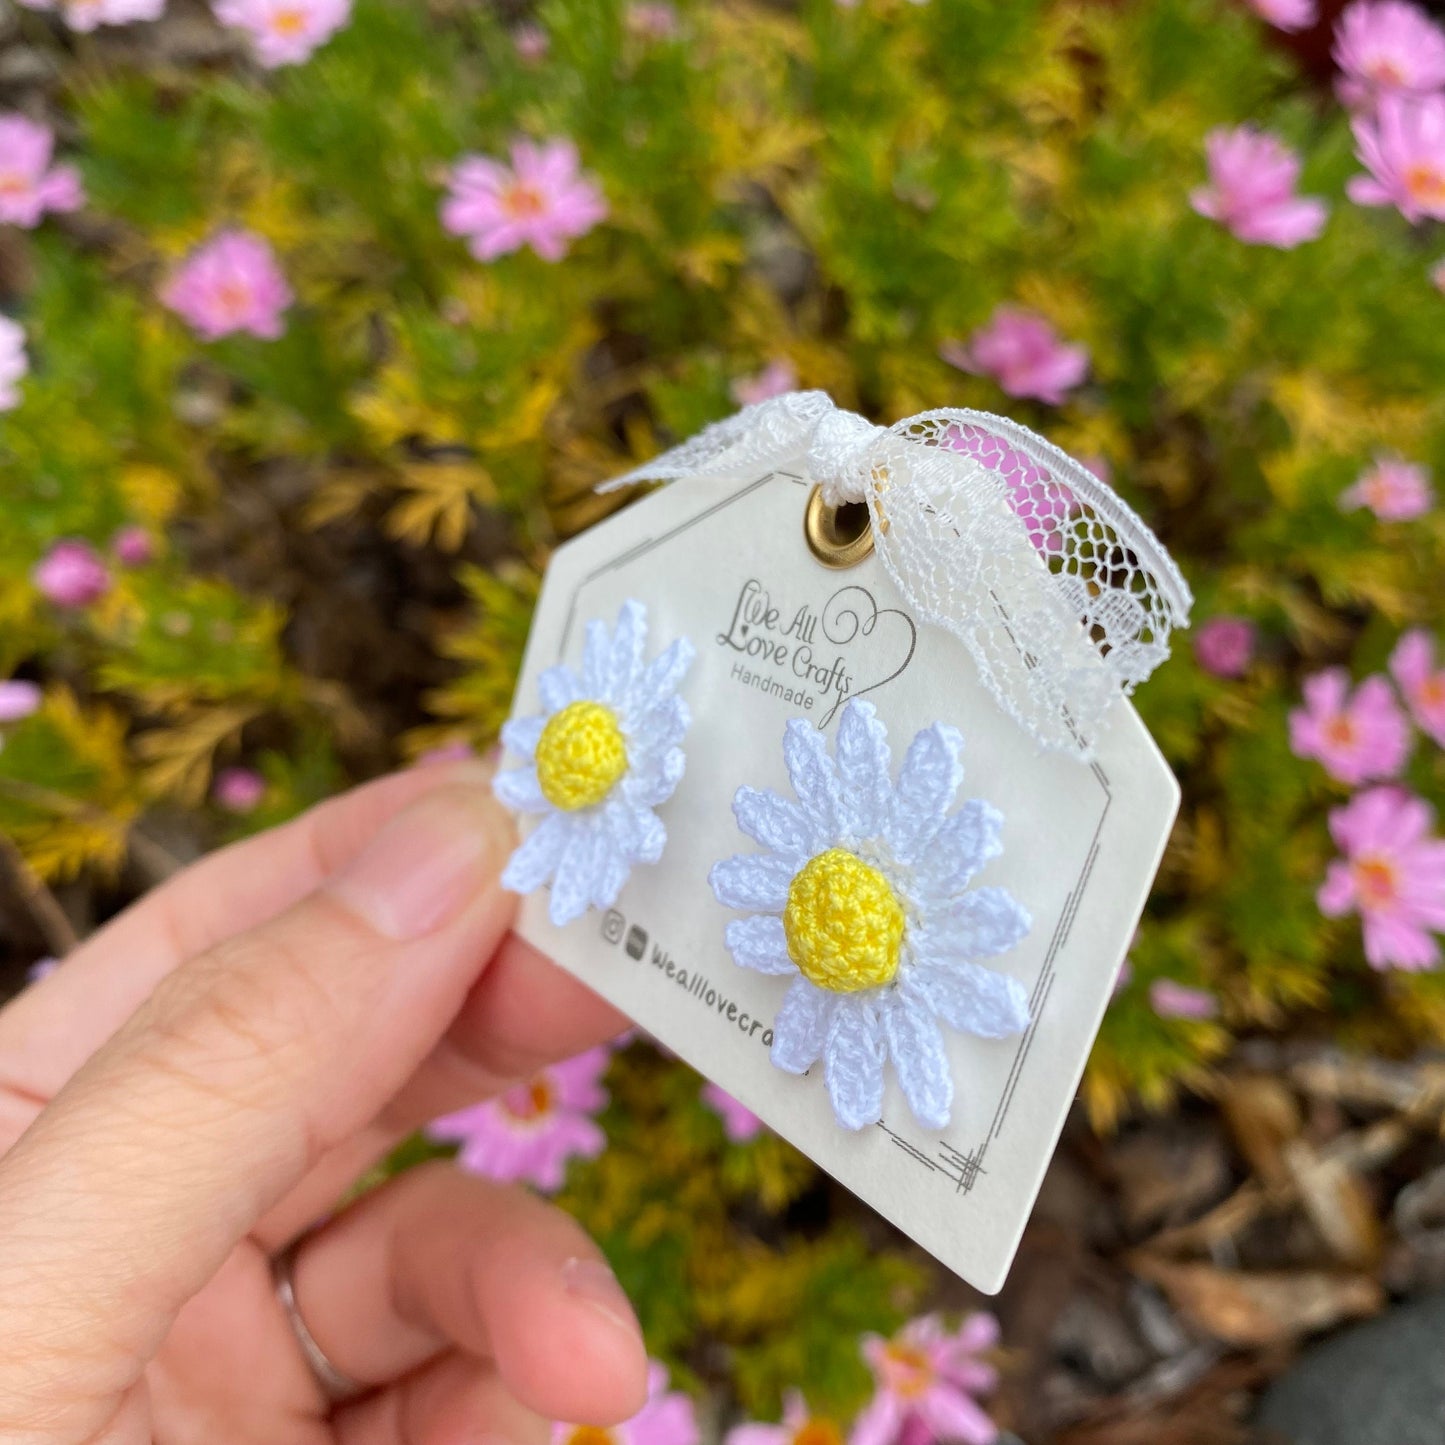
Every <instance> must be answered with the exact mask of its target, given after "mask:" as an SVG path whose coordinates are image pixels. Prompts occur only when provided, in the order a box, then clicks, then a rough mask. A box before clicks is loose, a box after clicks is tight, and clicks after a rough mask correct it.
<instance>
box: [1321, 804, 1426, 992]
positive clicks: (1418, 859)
mask: <svg viewBox="0 0 1445 1445" xmlns="http://www.w3.org/2000/svg"><path fill="white" fill-rule="evenodd" d="M1434 821H1435V815H1434V813H1433V812H1432V811H1431V809H1430V807H1429V805H1428V804H1426V803H1424V802H1423V801H1421V799H1419V798H1416V797H1413V796H1412V795H1411V794H1409V793H1407V792H1405V790H1404V789H1403V788H1371V789H1370V791H1369V792H1366V793H1360V794H1358V795H1357V796H1356V797H1354V798H1351V799H1350V801H1349V803H1347V804H1346V805H1345V806H1344V807H1343V808H1336V809H1335V811H1334V812H1332V813H1331V814H1330V833H1331V835H1332V836H1333V837H1334V840H1335V843H1336V844H1337V845H1338V847H1339V849H1340V852H1341V853H1343V854H1344V855H1345V856H1344V857H1343V858H1342V859H1336V860H1335V861H1334V862H1333V863H1331V864H1330V866H1329V869H1328V870H1327V871H1326V873H1325V881H1324V883H1323V885H1322V886H1321V888H1320V891H1319V898H1318V902H1319V905H1320V912H1321V913H1323V914H1324V915H1325V916H1326V917H1327V918H1338V917H1340V916H1341V915H1342V914H1345V913H1358V914H1359V915H1360V918H1361V920H1362V923H1363V929H1364V936H1365V958H1366V960H1367V961H1368V962H1369V965H1370V967H1371V968H1381V969H1383V968H1404V969H1410V970H1418V969H1425V968H1434V967H1435V965H1436V964H1438V963H1439V962H1440V945H1439V943H1438V941H1437V940H1436V939H1434V938H1433V937H1431V934H1432V933H1439V932H1440V931H1442V930H1445V841H1442V840H1441V839H1439V838H1436V837H1434V836H1432V835H1431V834H1430V828H1431V825H1432V824H1433V823H1434Z"/></svg>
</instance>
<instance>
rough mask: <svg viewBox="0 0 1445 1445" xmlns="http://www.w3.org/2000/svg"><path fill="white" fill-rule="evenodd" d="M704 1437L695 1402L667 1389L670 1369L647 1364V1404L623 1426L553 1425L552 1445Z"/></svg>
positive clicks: (642, 1444)
mask: <svg viewBox="0 0 1445 1445" xmlns="http://www.w3.org/2000/svg"><path fill="white" fill-rule="evenodd" d="M700 1439H701V1436H700V1434H699V1433H698V1428H697V1415H696V1414H695V1412H694V1411H693V1408H692V1401H691V1400H689V1399H688V1397H687V1396H686V1395H684V1394H682V1392H681V1391H678V1390H669V1389H668V1388H667V1368H666V1366H664V1365H660V1364H658V1363H657V1361H656V1360H650V1361H648V1365H647V1403H646V1404H645V1405H644V1406H643V1407H642V1409H640V1410H639V1411H638V1412H637V1414H635V1415H634V1416H633V1417H632V1418H631V1419H630V1420H628V1421H626V1422H625V1423H623V1424H621V1425H610V1426H606V1427H604V1426H601V1425H564V1424H562V1423H561V1422H560V1421H558V1422H554V1424H553V1426H552V1445H698V1441H699V1440H700Z"/></svg>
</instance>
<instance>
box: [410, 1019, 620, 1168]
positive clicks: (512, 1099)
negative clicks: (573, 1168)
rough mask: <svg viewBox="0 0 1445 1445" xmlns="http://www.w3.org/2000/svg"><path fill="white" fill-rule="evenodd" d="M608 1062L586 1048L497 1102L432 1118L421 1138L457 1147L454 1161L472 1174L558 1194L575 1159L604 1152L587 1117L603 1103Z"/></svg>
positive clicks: (605, 1054)
mask: <svg viewBox="0 0 1445 1445" xmlns="http://www.w3.org/2000/svg"><path fill="white" fill-rule="evenodd" d="M611 1057H612V1055H611V1053H610V1052H609V1051H608V1050H607V1049H605V1048H597V1049H588V1050H587V1052H586V1053H583V1054H578V1055H577V1056H576V1058H572V1059H567V1060H566V1061H565V1062H563V1063H560V1064H551V1065H549V1066H548V1067H547V1068H545V1069H543V1070H542V1071H541V1072H540V1073H537V1074H534V1075H533V1076H532V1077H531V1078H530V1079H528V1080H527V1081H526V1082H525V1083H521V1084H514V1085H513V1086H512V1087H511V1088H510V1089H508V1090H507V1092H506V1093H505V1094H502V1095H500V1096H499V1097H497V1098H495V1099H488V1100H487V1101H486V1102H485V1103H482V1104H473V1105H472V1106H471V1107H470V1108H467V1109H460V1110H458V1111H457V1112H456V1113H455V1114H448V1115H446V1116H445V1117H444V1118H441V1119H437V1120H435V1121H434V1122H433V1123H432V1124H431V1125H429V1126H428V1128H427V1131H426V1132H427V1135H428V1136H429V1137H430V1138H432V1139H440V1140H446V1141H455V1142H458V1143H460V1144H461V1146H462V1147H461V1152H460V1154H459V1155H458V1161H459V1163H460V1164H461V1166H462V1168H463V1169H466V1170H468V1171H469V1172H470V1173H473V1174H481V1175H484V1176H485V1177H486V1178H488V1179H497V1180H501V1181H502V1182H504V1183H510V1182H512V1181H513V1180H517V1179H525V1180H527V1181H528V1182H529V1183H531V1184H535V1185H536V1186H537V1187H538V1188H539V1189H547V1190H552V1189H560V1188H561V1187H562V1179H563V1176H564V1174H565V1172H566V1167H567V1161H568V1160H569V1159H570V1158H572V1156H573V1155H574V1154H577V1155H581V1156H582V1158H584V1159H595V1158H596V1157H597V1155H599V1154H600V1153H601V1152H602V1150H603V1149H604V1148H605V1147H606V1144H607V1136H606V1135H605V1134H603V1132H602V1130H601V1129H599V1128H598V1127H597V1124H596V1123H595V1122H594V1121H593V1119H592V1115H593V1114H595V1113H596V1112H597V1111H598V1110H599V1109H600V1108H602V1107H603V1105H604V1104H606V1102H607V1091H606V1090H605V1089H604V1088H603V1087H602V1082H601V1080H602V1075H603V1074H604V1073H605V1072H606V1071H607V1064H608V1061H609V1059H611Z"/></svg>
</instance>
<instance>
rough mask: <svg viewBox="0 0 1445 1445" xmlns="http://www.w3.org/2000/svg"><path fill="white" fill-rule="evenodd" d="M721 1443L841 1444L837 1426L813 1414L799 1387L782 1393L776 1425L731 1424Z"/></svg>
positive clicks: (740, 1444) (746, 1444)
mask: <svg viewBox="0 0 1445 1445" xmlns="http://www.w3.org/2000/svg"><path fill="white" fill-rule="evenodd" d="M723 1445H843V1435H842V1432H841V1431H840V1430H839V1429H838V1426H837V1425H836V1424H835V1423H834V1422H833V1421H832V1420H829V1419H828V1418H827V1417H826V1416H823V1415H814V1414H813V1413H812V1411H811V1410H809V1409H808V1402H807V1401H806V1400H805V1399H804V1398H803V1395H802V1392H801V1391H799V1390H789V1391H788V1392H787V1393H786V1394H785V1395H784V1396H783V1419H782V1423H781V1424H779V1425H762V1424H751V1425H734V1426H733V1428H732V1429H731V1430H729V1431H728V1433H727V1435H726V1437H725V1438H724V1442H723Z"/></svg>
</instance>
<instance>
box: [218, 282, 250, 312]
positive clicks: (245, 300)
mask: <svg viewBox="0 0 1445 1445" xmlns="http://www.w3.org/2000/svg"><path fill="white" fill-rule="evenodd" d="M216 300H217V302H218V303H219V304H220V307H221V309H222V310H223V311H224V312H226V314H227V315H228V316H239V315H241V313H242V312H243V311H245V310H246V309H247V307H249V306H250V304H251V288H250V287H249V286H247V285H246V283H245V282H244V281H222V282H221V284H220V285H219V286H217V287H216Z"/></svg>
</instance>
